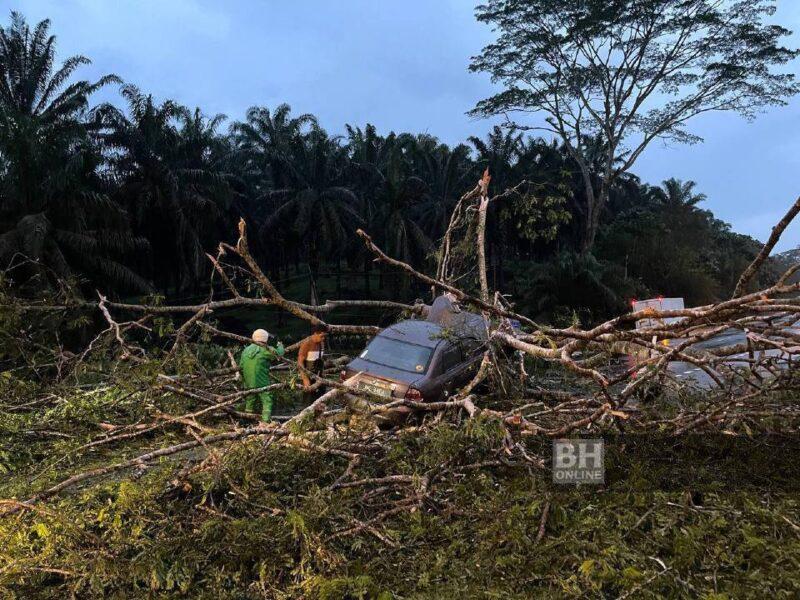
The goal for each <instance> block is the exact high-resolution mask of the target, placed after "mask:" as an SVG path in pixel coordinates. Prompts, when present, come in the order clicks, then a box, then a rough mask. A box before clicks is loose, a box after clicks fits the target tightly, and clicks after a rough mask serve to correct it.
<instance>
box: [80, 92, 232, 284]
mask: <svg viewBox="0 0 800 600" xmlns="http://www.w3.org/2000/svg"><path fill="white" fill-rule="evenodd" d="M121 93H122V96H123V98H125V100H126V101H127V103H128V115H126V114H125V113H123V112H122V111H120V110H119V109H117V108H116V107H114V106H111V105H108V104H105V105H103V106H100V107H98V108H97V109H95V111H94V117H95V119H96V120H97V122H98V123H100V124H102V127H103V132H102V135H101V139H102V142H103V144H104V146H105V148H106V151H107V152H108V153H109V155H110V163H111V166H112V169H113V173H114V176H115V177H116V178H117V180H118V182H119V186H120V187H119V195H120V197H121V199H122V201H123V202H124V203H125V204H126V205H127V206H128V207H129V209H130V211H131V214H132V215H133V216H134V220H135V223H136V227H137V228H138V230H139V231H140V232H141V233H142V234H143V235H145V236H146V237H147V238H148V239H149V240H151V242H152V245H153V263H152V265H151V268H152V270H153V277H154V279H155V280H156V281H157V282H158V284H159V287H160V288H161V289H170V288H172V289H174V290H176V291H180V290H185V289H187V288H189V287H191V286H193V285H196V284H197V283H198V282H199V281H200V279H201V275H202V274H203V273H204V272H205V271H206V269H208V265H207V261H206V259H205V252H206V251H208V250H211V249H212V248H213V246H215V245H216V242H217V241H218V240H217V239H216V236H214V235H211V236H210V235H208V233H209V232H211V231H215V227H216V223H217V222H218V220H219V218H220V215H221V214H222V213H224V211H225V208H226V206H227V202H228V199H229V193H228V188H227V177H226V175H225V174H224V173H222V172H220V171H219V170H218V169H217V167H216V165H215V164H213V162H212V161H210V160H209V158H208V157H209V155H210V153H211V152H212V151H213V144H212V141H211V140H213V137H214V135H213V134H214V130H215V128H216V127H217V126H218V124H219V123H220V122H221V119H222V117H219V116H218V117H214V118H212V119H211V120H210V121H209V122H208V123H204V121H203V118H202V116H201V115H200V114H199V113H197V112H196V113H195V116H194V117H193V116H192V115H191V114H190V113H189V111H188V110H187V109H186V108H185V107H183V106H181V105H179V104H177V103H175V102H173V101H171V100H167V101H165V102H163V103H161V104H157V103H155V102H154V100H153V97H152V96H151V95H146V94H143V93H142V92H141V91H139V89H138V88H136V87H135V86H133V85H125V86H123V88H122V90H121Z"/></svg>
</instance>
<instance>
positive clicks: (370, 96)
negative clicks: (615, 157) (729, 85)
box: [0, 0, 800, 250]
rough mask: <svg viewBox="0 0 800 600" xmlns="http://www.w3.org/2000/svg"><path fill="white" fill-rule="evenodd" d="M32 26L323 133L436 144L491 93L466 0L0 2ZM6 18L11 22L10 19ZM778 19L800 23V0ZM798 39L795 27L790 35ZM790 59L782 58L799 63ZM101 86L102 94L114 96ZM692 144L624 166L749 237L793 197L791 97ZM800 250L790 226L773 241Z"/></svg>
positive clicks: (797, 107) (161, 82) (200, 99)
mask: <svg viewBox="0 0 800 600" xmlns="http://www.w3.org/2000/svg"><path fill="white" fill-rule="evenodd" d="M0 6H1V7H4V8H5V10H3V13H5V15H7V14H8V11H10V10H12V9H15V10H20V11H21V12H23V13H24V14H25V15H26V17H27V18H28V20H29V22H35V21H38V20H40V19H43V18H50V19H51V20H52V22H53V25H52V31H53V32H54V33H55V34H56V35H57V36H58V48H59V53H60V56H61V57H62V58H64V57H66V56H68V55H71V54H78V53H80V54H84V55H86V56H88V57H89V58H91V59H92V60H93V64H92V65H91V66H89V67H85V68H84V69H83V71H82V72H81V74H82V77H86V78H92V77H96V76H98V75H101V74H105V73H116V74H117V75H119V76H121V77H122V78H123V79H125V80H126V81H128V82H131V83H135V84H137V85H138V86H140V87H141V88H142V89H143V90H145V91H148V92H152V93H153V94H154V95H155V96H157V97H159V98H162V99H163V98H174V99H176V100H178V101H180V102H182V103H184V104H186V105H189V106H192V107H194V106H200V107H201V108H202V109H203V110H204V111H205V112H206V113H209V114H214V113H218V112H221V113H225V114H227V115H228V116H229V118H231V119H238V118H241V117H242V115H243V114H244V111H245V110H246V109H247V107H249V106H252V105H254V104H259V105H266V106H270V107H271V106H275V105H277V104H279V103H280V102H288V103H289V104H291V106H292V108H293V110H294V111H296V112H313V113H314V114H316V115H317V116H318V117H319V118H320V120H321V122H322V124H323V126H325V128H326V129H328V130H329V131H331V132H334V133H338V132H342V131H343V128H344V124H345V123H351V124H354V125H355V124H358V125H363V124H364V123H366V122H371V123H374V124H375V125H376V126H377V127H378V129H379V131H381V132H386V131H388V130H389V129H394V130H396V131H400V130H405V131H413V132H428V133H431V134H433V135H436V136H438V137H439V138H440V139H442V140H443V141H446V142H448V143H454V142H459V141H463V140H465V139H466V138H467V136H470V135H482V134H483V133H485V132H486V130H487V129H489V128H490V126H491V123H489V122H487V121H483V120H474V119H471V118H470V117H467V116H466V115H465V114H464V113H465V112H466V111H467V110H469V109H470V108H472V107H473V106H474V104H475V102H476V101H478V100H480V99H481V98H483V97H485V96H487V95H489V94H490V93H491V92H492V86H491V85H490V83H489V81H488V78H487V77H485V76H482V75H476V74H472V73H469V72H468V71H467V65H468V63H469V57H470V56H472V55H474V54H476V53H478V52H479V51H480V49H481V47H482V46H483V45H484V44H485V43H486V42H487V41H489V40H491V39H492V33H491V31H490V30H489V29H488V28H487V27H486V26H484V25H482V24H479V23H477V22H476V21H475V19H474V15H473V7H474V3H473V2H472V1H471V0H403V1H402V2H400V1H395V2H389V1H383V0H338V1H333V0H294V1H287V0H225V1H220V0H217V1H211V0H0ZM6 18H7V17H6ZM775 19H776V20H777V21H778V22H780V23H781V24H783V25H785V26H786V27H788V28H789V29H792V30H795V31H798V32H800V2H797V1H796V0H778V12H777V14H776V17H775ZM790 43H792V44H793V45H795V46H800V33H796V34H795V35H793V37H792V40H791V41H790ZM799 69H800V62H798V63H796V64H795V65H793V66H792V70H793V71H795V72H797V71H798V70H799ZM113 97H114V91H113V90H106V91H104V92H103V94H102V96H101V97H100V98H98V99H102V100H107V99H113ZM692 130H693V131H694V132H696V133H698V134H699V135H701V136H703V137H704V138H705V142H704V143H702V144H699V145H695V146H680V145H676V146H671V147H666V146H663V145H661V144H658V143H656V144H655V145H653V146H651V148H650V149H649V150H648V151H647V152H646V153H645V154H644V155H643V156H642V158H641V159H640V160H639V161H638V162H637V163H636V165H635V166H634V168H633V171H634V172H635V173H637V174H638V175H640V176H641V177H642V179H643V180H645V181H648V182H650V183H658V182H660V181H661V180H663V179H666V178H667V177H673V176H674V177H678V178H680V179H692V180H694V181H696V182H697V184H698V189H699V191H702V192H704V193H705V194H706V195H707V196H708V201H707V202H706V203H705V206H706V208H708V209H711V210H713V211H714V213H715V214H716V215H717V216H718V217H719V218H721V219H723V220H725V221H728V222H730V223H731V224H732V225H733V227H734V229H735V230H737V231H740V232H742V233H747V234H749V235H752V236H754V237H757V238H759V239H762V240H763V239H765V238H766V237H767V236H768V235H769V230H770V228H771V226H772V225H773V224H774V223H775V222H776V221H777V220H778V219H779V218H780V216H782V214H783V213H784V212H785V211H786V208H787V207H788V206H789V205H790V204H791V203H792V202H793V201H794V199H795V198H796V197H797V196H798V195H800V177H798V175H800V135H798V133H800V99H794V100H792V102H791V103H790V105H789V106H787V107H784V108H780V109H771V110H770V112H769V113H767V114H765V115H762V116H761V117H760V118H759V119H757V120H756V121H755V122H753V123H748V122H747V121H744V120H743V119H741V118H739V117H738V116H736V115H723V114H721V115H709V116H704V117H702V118H700V119H698V120H696V121H694V122H693V123H692ZM796 246H800V223H795V224H793V225H792V226H791V227H790V228H789V229H788V230H787V232H786V233H785V234H784V239H783V240H782V242H781V243H780V245H779V247H778V249H779V250H785V249H789V248H793V247H796Z"/></svg>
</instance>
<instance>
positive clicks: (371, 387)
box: [358, 381, 392, 398]
mask: <svg viewBox="0 0 800 600" xmlns="http://www.w3.org/2000/svg"><path fill="white" fill-rule="evenodd" d="M358 389H360V390H363V391H365V392H369V393H370V394H375V395H376V396H380V397H381V398H389V397H390V396H391V395H392V390H390V389H389V388H385V387H381V386H379V385H375V384H373V383H365V382H363V381H362V382H361V383H360V384H359V386H358Z"/></svg>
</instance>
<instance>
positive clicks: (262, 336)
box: [253, 329, 269, 344]
mask: <svg viewBox="0 0 800 600" xmlns="http://www.w3.org/2000/svg"><path fill="white" fill-rule="evenodd" d="M267 340H269V332H268V331H267V330H266V329H256V330H255V331H254V332H253V341H254V342H260V343H262V344H266V343H267Z"/></svg>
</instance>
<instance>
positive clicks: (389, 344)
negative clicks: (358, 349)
mask: <svg viewBox="0 0 800 600" xmlns="http://www.w3.org/2000/svg"><path fill="white" fill-rule="evenodd" d="M432 353H433V348H426V347H425V346H418V345H417V344H409V343H407V342H401V341H399V340H392V339H389V338H385V337H380V336H379V337H376V338H375V339H373V340H372V341H371V342H370V343H369V345H368V346H367V348H366V349H365V350H364V351H363V352H362V353H361V358H363V359H364V360H368V361H369V362H373V363H377V364H379V365H384V366H386V367H393V368H395V369H400V370H401V371H409V372H411V373H424V372H425V371H426V370H427V369H428V362H430V359H431V354H432Z"/></svg>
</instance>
